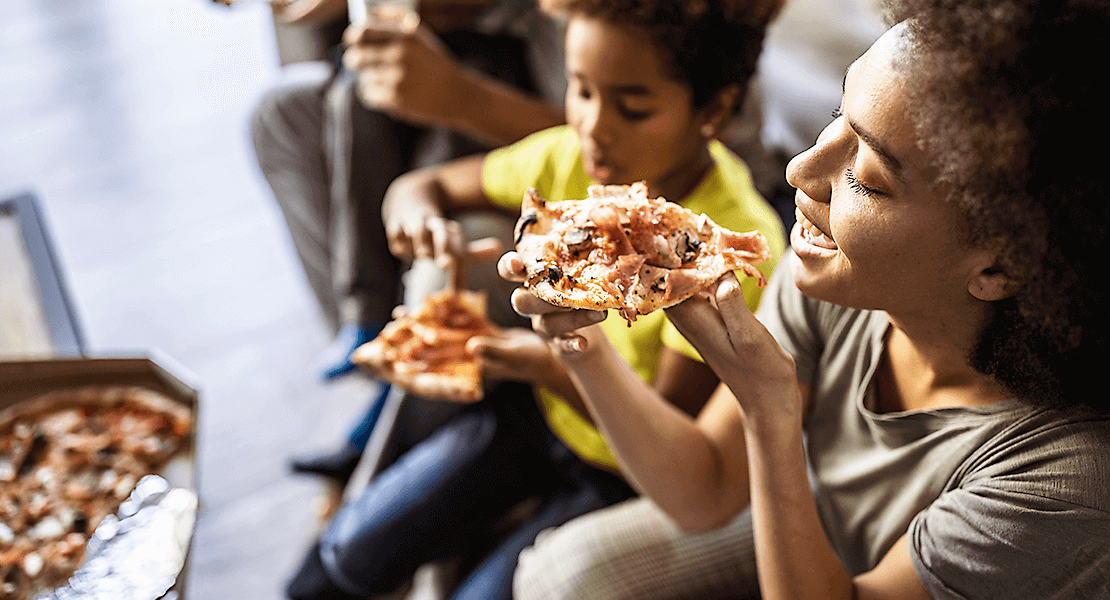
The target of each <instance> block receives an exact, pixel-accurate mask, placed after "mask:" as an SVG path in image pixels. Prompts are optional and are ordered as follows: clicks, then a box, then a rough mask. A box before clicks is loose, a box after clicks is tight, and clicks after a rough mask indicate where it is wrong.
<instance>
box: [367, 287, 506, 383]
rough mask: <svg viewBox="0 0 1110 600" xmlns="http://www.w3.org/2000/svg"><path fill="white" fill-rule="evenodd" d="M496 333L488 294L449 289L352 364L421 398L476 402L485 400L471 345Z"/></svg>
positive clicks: (394, 325) (389, 329)
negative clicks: (488, 312) (468, 345)
mask: <svg viewBox="0 0 1110 600" xmlns="http://www.w3.org/2000/svg"><path fill="white" fill-rule="evenodd" d="M495 332H496V327H495V326H494V325H493V324H491V323H490V322H489V320H488V319H487V318H486V297H485V294H484V293H481V292H471V291H467V290H459V291H450V290H443V291H440V292H436V293H434V294H431V295H429V296H428V297H427V298H426V299H425V300H424V302H423V303H422V304H421V305H420V307H418V308H417V309H416V310H415V311H413V312H410V313H406V314H403V315H401V316H399V317H398V318H396V319H394V320H393V321H391V322H390V323H389V324H387V325H386V326H385V327H384V328H382V331H381V333H380V334H379V335H378V337H376V338H374V339H373V340H371V341H369V342H367V343H365V344H363V345H362V346H359V347H358V349H356V350H355V352H354V353H353V354H352V355H351V361H352V362H353V363H355V364H357V365H359V366H360V367H363V368H365V369H366V370H368V371H370V372H371V373H373V374H374V375H375V376H376V377H379V378H381V379H383V380H385V381H388V382H390V383H392V384H395V385H397V386H398V387H400V388H402V389H404V390H406V391H409V392H412V393H414V394H418V395H420V396H424V397H427V398H435V399H440V400H450V401H456V402H475V401H477V400H481V399H482V395H483V391H482V373H481V365H480V364H479V361H478V357H477V356H475V355H473V354H471V353H470V352H468V351H467V349H466V343H467V342H468V341H469V340H470V339H471V338H473V337H475V336H479V335H482V336H484V335H492V334H494V333H495Z"/></svg>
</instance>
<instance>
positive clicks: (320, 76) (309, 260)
mask: <svg viewBox="0 0 1110 600" xmlns="http://www.w3.org/2000/svg"><path fill="white" fill-rule="evenodd" d="M251 134H252V137H253V141H254V146H255V154H256V156H257V157H258V163H259V166H260V167H261V168H262V173H263V175H264V176H265V177H266V180H267V181H268V182H269V184H270V187H271V189H272V190H273V192H274V197H275V199H276V200H277V203H278V205H279V206H280V207H281V211H282V214H283V215H284V216H285V221H286V224H287V226H288V228H289V233H290V235H291V236H292V239H293V244H294V246H295V247H296V250H297V254H298V256H299V257H300V259H301V264H302V265H303V266H304V270H305V275H306V276H307V278H308V283H309V285H310V286H311V288H312V291H313V293H314V294H315V295H316V299H317V301H318V302H319V304H320V307H321V309H322V310H323V312H324V315H325V317H326V318H327V320H328V322H329V324H331V326H332V327H333V328H335V329H338V328H339V327H340V326H341V325H344V324H348V323H377V324H381V323H384V322H385V321H387V320H388V318H389V313H390V311H391V310H392V308H393V306H395V305H396V304H397V302H398V301H399V299H400V296H399V292H400V272H401V268H402V265H401V263H400V261H398V260H397V259H395V258H394V257H393V256H392V255H390V253H389V250H388V246H387V244H386V239H385V231H384V228H383V226H382V220H381V201H382V197H383V196H384V194H385V190H386V188H387V187H388V186H389V184H390V182H392V181H393V179H395V178H396V177H397V176H398V175H401V174H402V173H404V172H406V171H408V170H410V169H412V168H415V167H417V166H421V165H422V164H430V163H431V162H435V161H437V160H443V159H446V158H449V157H450V155H451V154H452V153H451V152H449V151H447V149H446V146H449V145H450V146H455V147H458V146H461V145H463V144H452V143H447V140H445V139H444V138H445V137H453V136H445V135H444V134H443V133H440V132H438V131H437V130H420V129H417V128H415V127H411V126H409V125H405V124H403V123H399V122H397V121H394V120H393V119H391V118H389V117H388V116H386V115H384V114H381V113H377V112H373V111H369V110H366V109H365V108H363V107H362V105H361V104H359V103H358V101H357V100H356V99H355V97H354V86H353V84H352V82H351V81H350V80H349V79H348V78H346V77H343V76H339V75H336V74H335V73H334V72H333V70H332V68H331V65H330V64H328V63H325V62H315V63H299V64H296V65H293V66H291V67H287V68H286V69H285V71H284V75H283V79H282V81H281V83H280V84H279V85H278V86H276V87H275V88H274V89H272V90H271V91H270V92H269V93H267V94H266V96H265V97H264V98H263V100H262V102H261V103H260V105H259V106H258V108H257V109H256V110H255V113H254V117H253V120H252V123H251ZM455 141H457V140H450V142H455ZM356 165H358V166H359V168H355V166H356Z"/></svg>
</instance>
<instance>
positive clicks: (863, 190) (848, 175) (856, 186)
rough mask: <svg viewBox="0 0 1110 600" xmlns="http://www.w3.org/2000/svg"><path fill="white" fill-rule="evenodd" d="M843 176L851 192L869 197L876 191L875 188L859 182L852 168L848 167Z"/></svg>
mask: <svg viewBox="0 0 1110 600" xmlns="http://www.w3.org/2000/svg"><path fill="white" fill-rule="evenodd" d="M844 178H845V179H847V180H848V187H849V188H850V189H851V190H852V191H853V192H855V193H857V194H859V195H861V196H867V197H871V196H874V195H875V194H877V193H878V192H876V191H875V190H873V189H871V188H869V187H867V186H866V185H863V184H862V183H860V182H859V180H857V179H856V174H855V173H854V172H852V169H851V168H850V167H849V168H848V169H847V170H846V171H845V172H844Z"/></svg>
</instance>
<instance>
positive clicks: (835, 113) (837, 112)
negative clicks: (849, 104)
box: [832, 106, 844, 121]
mask: <svg viewBox="0 0 1110 600" xmlns="http://www.w3.org/2000/svg"><path fill="white" fill-rule="evenodd" d="M843 114H844V113H841V112H840V107H839V106H838V107H836V108H834V109H833V111H832V118H833V120H834V121H835V120H837V119H839V118H840V117H841V115H843Z"/></svg>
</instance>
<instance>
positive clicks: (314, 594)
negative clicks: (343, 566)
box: [285, 543, 363, 600]
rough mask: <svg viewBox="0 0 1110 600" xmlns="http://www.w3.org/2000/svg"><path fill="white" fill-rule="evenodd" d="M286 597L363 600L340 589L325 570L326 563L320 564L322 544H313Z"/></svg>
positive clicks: (298, 599) (297, 599)
mask: <svg viewBox="0 0 1110 600" xmlns="http://www.w3.org/2000/svg"><path fill="white" fill-rule="evenodd" d="M285 595H286V596H288V597H289V598H290V599H291V600H362V598H363V597H362V596H355V595H353V594H348V593H347V592H345V591H343V590H341V589H339V588H338V587H337V586H336V585H335V584H334V583H332V581H331V579H329V578H328V573H327V571H325V570H324V563H322V562H320V544H319V543H317V544H313V545H312V548H310V549H309V550H308V555H307V556H305V557H304V562H302V563H301V568H300V569H298V570H297V574H296V575H294V576H293V579H291V580H290V581H289V585H288V586H286V588H285Z"/></svg>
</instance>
